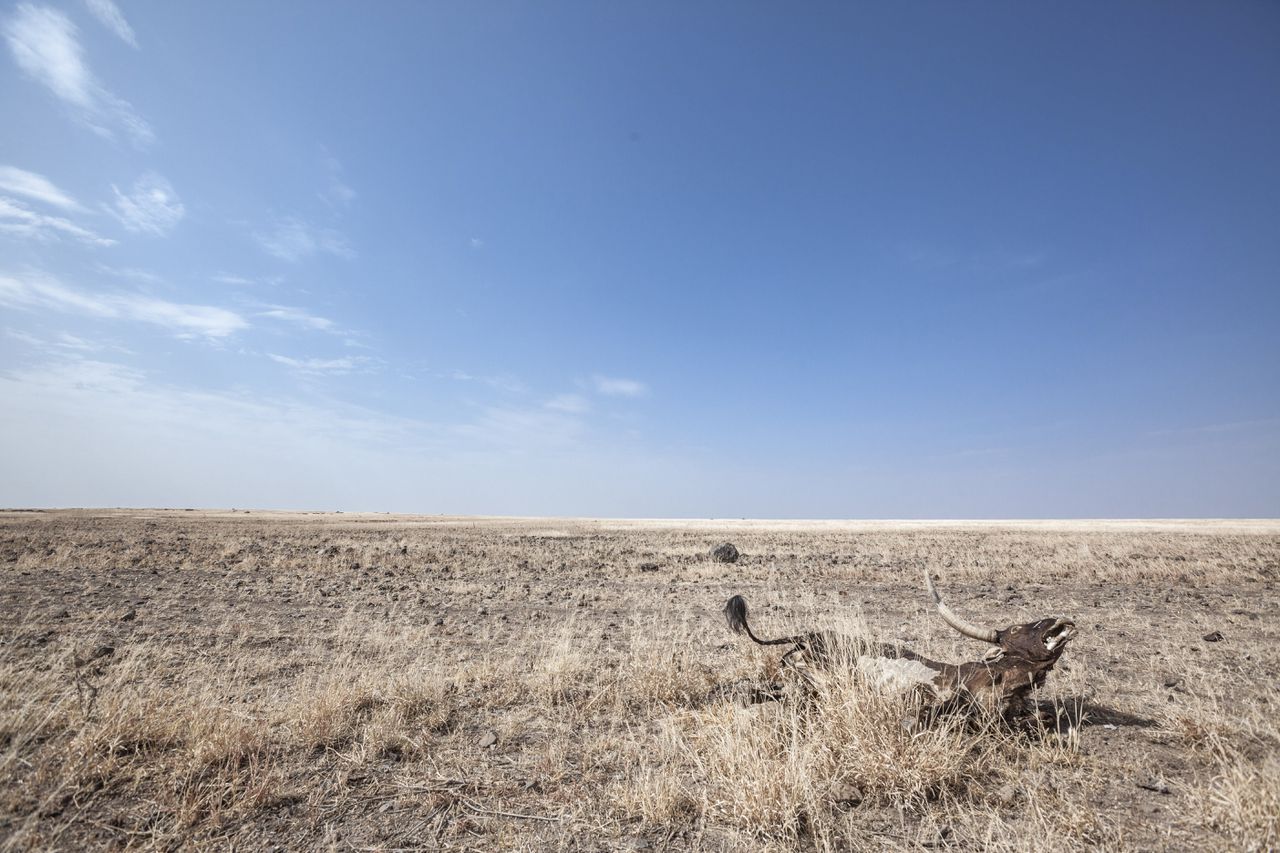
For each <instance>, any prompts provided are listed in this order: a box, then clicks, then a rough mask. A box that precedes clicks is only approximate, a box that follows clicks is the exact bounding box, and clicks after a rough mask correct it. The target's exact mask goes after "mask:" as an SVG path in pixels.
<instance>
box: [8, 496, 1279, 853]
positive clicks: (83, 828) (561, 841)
mask: <svg viewBox="0 0 1280 853" xmlns="http://www.w3.org/2000/svg"><path fill="white" fill-rule="evenodd" d="M724 540H730V541H733V542H734V543H736V544H737V546H738V547H739V548H740V549H741V550H742V552H743V554H744V556H743V557H742V559H741V560H740V561H739V562H738V563H737V564H736V565H724V564H719V563H715V562H713V561H712V560H711V559H710V558H709V557H708V555H707V554H708V551H709V549H710V548H711V547H712V546H714V545H715V544H717V543H718V542H721V541H724ZM922 562H925V563H928V564H929V565H930V566H932V567H933V568H934V569H935V571H936V572H937V573H938V574H939V576H940V577H941V579H942V586H943V589H944V591H945V592H946V593H947V594H948V597H949V600H950V603H951V604H952V605H953V606H954V607H955V608H956V609H957V610H959V611H960V612H961V613H963V614H965V615H966V616H968V617H970V618H972V619H974V620H975V621H982V622H988V623H995V624H999V625H1005V624H1009V623H1011V622H1015V621H1017V622H1021V621H1027V620H1030V619H1033V618H1039V617H1041V616H1046V615H1065V616H1070V617H1072V618H1074V619H1075V620H1076V621H1077V623H1078V624H1079V628H1080V636H1079V637H1078V638H1077V639H1076V640H1075V641H1074V642H1073V643H1072V645H1071V646H1070V648H1068V650H1067V652H1066V655H1065V656H1064V658H1063V662H1064V665H1060V666H1059V667H1058V669H1057V670H1055V671H1054V672H1053V673H1052V674H1051V675H1050V677H1049V681H1048V684H1047V685H1046V687H1045V689H1044V691H1043V692H1042V694H1041V695H1040V697H1039V699H1040V701H1041V702H1042V703H1043V705H1044V707H1046V708H1048V709H1052V713H1053V714H1056V722H1054V723H1051V724H1049V725H1046V726H1045V727H1043V730H1041V731H1039V732H1035V733H1032V734H1030V735H1026V734H1014V733H1012V732H1009V731H1007V730H1004V729H1001V728H999V727H995V726H990V725H985V724H983V723H982V721H979V723H978V724H976V725H965V724H963V722H961V721H950V722H947V721H944V722H942V723H940V724H937V725H935V726H933V727H930V728H927V729H925V730H923V731H914V732H913V731H909V730H908V729H906V728H904V727H903V726H902V725H901V722H900V721H901V720H902V718H903V717H904V715H905V714H906V712H907V710H908V709H907V707H906V705H905V700H903V699H901V698H898V697H895V696H892V695H884V694H881V693H879V692H877V691H876V690H875V689H874V688H873V687H871V686H870V685H868V684H867V683H865V682H863V681H862V680H860V679H859V678H858V677H857V676H856V675H848V676H847V677H843V678H836V679H834V680H833V681H832V683H831V684H830V686H829V687H827V688H826V689H825V692H824V695H823V696H821V697H820V698H819V700H818V701H816V702H811V703H807V704H806V703H797V702H786V703H766V704H759V705H754V706H744V705H743V704H742V702H741V701H739V698H738V697H740V695H741V694H742V693H743V692H744V690H745V689H747V688H749V686H750V685H751V684H756V683H762V682H764V681H767V680H768V679H769V678H770V677H771V676H772V675H773V671H774V669H775V667H776V661H777V659H778V657H779V656H780V652H779V650H777V649H763V650H762V649H760V648H757V647H755V646H752V645H751V644H750V643H748V642H746V641H745V640H744V639H743V638H738V637H735V636H733V635H731V634H729V632H728V631H727V630H726V628H725V626H724V623H723V619H722V617H721V614H720V609H721V607H722V606H723V604H724V601H725V599H726V598H727V597H728V596H729V595H730V594H731V593H735V592H741V593H743V594H744V595H745V596H746V597H747V599H748V601H750V602H751V605H752V607H753V624H754V625H755V627H756V628H757V630H759V631H760V632H761V633H767V634H769V635H772V636H776V635H779V634H782V633H785V632H791V631H797V630H805V629H810V628H817V627H834V628H838V629H841V630H845V631H847V632H850V633H865V634H867V635H869V636H871V637H874V638H876V639H881V640H888V641H901V642H906V643H908V644H910V645H911V646H912V647H914V648H916V649H917V650H919V651H922V652H924V653H927V654H930V655H931V656H933V657H937V658H941V659H944V660H952V661H959V660H964V659H969V660H973V659H977V657H979V656H980V655H981V653H982V651H983V648H982V646H981V644H976V643H974V642H973V641H971V640H965V639H963V638H961V637H958V636H957V635H955V634H954V633H952V632H950V631H949V630H948V629H947V628H946V627H945V626H944V625H943V624H942V623H941V621H940V620H938V619H937V618H936V617H934V616H932V615H931V614H930V611H929V610H928V607H927V600H926V597H925V595H924V592H923V590H922V589H921V588H920V577H919V567H920V565H921V563H922ZM0 573H2V576H3V586H2V587H0V847H2V848H3V849H21V850H25V849H47V848H56V849H66V850H79V849H85V848H102V847H120V848H164V849H179V848H189V847H218V848H223V847H226V848H231V847H234V848H237V849H272V848H275V849H288V850H295V849H334V850H352V849H354V850H392V849H440V848H444V849H458V850H461V849H474V850H495V849H528V850H545V849H565V850H609V849H632V850H637V849H653V850H665V849H678V850H725V851H727V850H756V849H758V850H778V851H787V850H810V849H814V850H877V849H889V850H900V849H901V850H918V849H922V848H929V849H956V850H974V849H990V850H1011V851H1012V850H1017V851H1028V850H1063V849H1086V848H1087V849H1098V848H1103V849H1108V848H1109V849H1169V848H1173V849H1254V850H1265V849H1275V848H1276V847H1277V845H1280V827H1278V820H1280V818H1278V817H1277V816H1278V815H1280V725H1278V723H1277V712H1278V711H1280V692H1278V691H1277V684H1278V683H1280V642H1278V641H1280V622H1278V620H1280V607H1278V606H1277V605H1280V595H1278V594H1277V589H1276V585H1277V581H1278V580H1280V525H1277V524H1276V523H1273V522H1257V523H1243V522H1221V523H1215V522H1191V523H1132V524H1126V523H1036V524H1016V523H1010V524H1001V523H988V524H965V523H945V522H940V523H935V524H889V523H883V524H871V523H867V524H855V523H847V524H841V523H811V524H806V523H777V524H768V523H734V522H725V523H719V522H704V523H693V522H607V521H558V520H529V521H520V520H501V519H436V518H412V517H394V516H344V515H304V514H280V513H256V512H255V513H252V514H246V513H243V512H240V513H232V512H222V513H205V512H180V511H157V512H76V511H65V512H5V513H0ZM1214 631H1219V632H1221V635H1222V639H1221V640H1219V641H1214V642H1210V641H1207V640H1205V639H1204V637H1205V635H1208V634H1210V633H1211V632H1214Z"/></svg>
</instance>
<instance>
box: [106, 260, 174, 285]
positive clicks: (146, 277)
mask: <svg viewBox="0 0 1280 853" xmlns="http://www.w3.org/2000/svg"><path fill="white" fill-rule="evenodd" d="M94 269H96V270H97V271H98V272H100V273H103V274H105V275H109V276H114V277H115V278H123V279H128V280H129V281H138V282H142V283H143V284H159V283H160V282H161V280H162V279H161V278H160V276H158V275H156V274H155V273H153V272H150V271H149V270H143V269H138V268H137V267H113V266H108V265H107V264H97V265H95V266H94Z"/></svg>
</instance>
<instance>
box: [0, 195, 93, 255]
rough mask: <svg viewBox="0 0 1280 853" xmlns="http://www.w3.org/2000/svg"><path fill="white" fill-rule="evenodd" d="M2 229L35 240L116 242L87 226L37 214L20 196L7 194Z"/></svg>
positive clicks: (0, 203)
mask: <svg viewBox="0 0 1280 853" xmlns="http://www.w3.org/2000/svg"><path fill="white" fill-rule="evenodd" d="M0 232H3V233H6V234H13V235H16V236H18V237H23V238H26V239H32V240H55V239H58V238H60V237H73V238H75V239H76V240H79V241H81V242H83V243H88V244H89V245H91V246H114V245H115V242H116V241H115V240H112V239H111V238H109V237H103V236H101V235H99V234H96V233H94V232H93V231H90V230H89V229H88V228H83V227H81V226H79V225H77V224H75V223H74V222H72V221H71V220H70V219H66V218H64V217H61V216H47V215H46V214H43V213H37V212H36V211H34V210H32V209H31V208H29V207H27V206H26V205H24V204H22V203H21V202H19V201H17V200H16V199H12V198H6V197H4V196H0Z"/></svg>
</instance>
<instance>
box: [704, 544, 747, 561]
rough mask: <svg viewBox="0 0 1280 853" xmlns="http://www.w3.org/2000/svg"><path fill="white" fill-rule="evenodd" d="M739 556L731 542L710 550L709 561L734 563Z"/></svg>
mask: <svg viewBox="0 0 1280 853" xmlns="http://www.w3.org/2000/svg"><path fill="white" fill-rule="evenodd" d="M739 556H741V555H740V554H739V553H738V549H737V547H736V546H735V545H734V544H733V543H732V542H723V543H721V544H719V545H717V546H716V547H714V548H712V549H711V559H713V560H715V561H716V562H717V563H736V562H738V557H739Z"/></svg>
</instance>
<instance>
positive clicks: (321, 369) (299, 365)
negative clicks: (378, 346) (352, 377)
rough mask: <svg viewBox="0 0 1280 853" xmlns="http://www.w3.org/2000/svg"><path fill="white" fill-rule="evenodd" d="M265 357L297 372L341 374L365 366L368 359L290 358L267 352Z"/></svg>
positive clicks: (352, 357)
mask: <svg viewBox="0 0 1280 853" xmlns="http://www.w3.org/2000/svg"><path fill="white" fill-rule="evenodd" d="M267 357H268V358H270V359H271V360H272V361H274V362H276V363H278V364H283V365H284V366H285V367H288V368H290V369H291V370H295V371H297V372H299V373H311V374H326V373H328V374H343V373H351V372H352V371H354V370H359V369H362V368H365V367H367V366H368V365H369V362H370V360H369V359H367V358H364V357H361V356H347V357H345V358H291V357H289V356H287V355H277V354H276V353H273V352H269V353H267Z"/></svg>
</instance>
